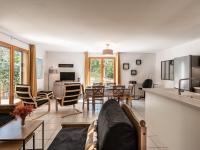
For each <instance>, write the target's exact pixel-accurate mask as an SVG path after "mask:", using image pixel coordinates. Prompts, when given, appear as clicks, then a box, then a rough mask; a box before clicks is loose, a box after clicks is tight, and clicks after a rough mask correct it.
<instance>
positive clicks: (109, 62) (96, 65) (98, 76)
mask: <svg viewBox="0 0 200 150" xmlns="http://www.w3.org/2000/svg"><path fill="white" fill-rule="evenodd" d="M89 60H90V61H89V62H90V70H89V79H90V85H93V84H94V83H103V84H106V83H114V82H115V58H107V57H92V58H90V59H89Z"/></svg>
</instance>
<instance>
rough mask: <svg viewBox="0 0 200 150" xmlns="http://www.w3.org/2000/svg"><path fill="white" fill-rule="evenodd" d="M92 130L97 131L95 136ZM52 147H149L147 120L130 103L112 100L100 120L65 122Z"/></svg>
mask: <svg viewBox="0 0 200 150" xmlns="http://www.w3.org/2000/svg"><path fill="white" fill-rule="evenodd" d="M95 122H96V125H95ZM92 128H93V129H94V130H92ZM91 131H93V133H96V134H93V135H92V136H91V133H92V132H91ZM94 135H96V140H94V139H95V138H94V137H95V136H94ZM91 137H92V138H93V143H92V144H91V140H90V138H91ZM94 141H95V142H94ZM48 150H146V126H145V121H143V120H140V119H138V118H136V116H135V114H134V112H133V111H132V109H131V108H130V107H129V106H128V105H126V104H123V105H122V106H120V105H119V104H118V102H117V101H116V100H108V101H107V102H106V103H104V104H103V106H102V108H101V111H100V113H99V116H98V119H97V121H94V122H93V123H91V124H89V123H87V122H82V123H75V122H74V123H73V122H72V123H67V124H62V129H61V130H60V132H59V133H58V134H57V136H56V137H55V139H54V140H53V142H52V143H51V144H50V146H49V147H48Z"/></svg>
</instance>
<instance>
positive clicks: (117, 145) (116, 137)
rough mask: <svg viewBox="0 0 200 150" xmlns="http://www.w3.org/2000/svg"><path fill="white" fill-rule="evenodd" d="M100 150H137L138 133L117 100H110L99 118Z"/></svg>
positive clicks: (105, 104) (103, 107)
mask: <svg viewBox="0 0 200 150" xmlns="http://www.w3.org/2000/svg"><path fill="white" fill-rule="evenodd" d="M97 133H98V145H97V146H98V149H99V150H137V149H138V142H137V137H138V136H137V131H136V128H135V126H133V125H132V124H131V122H130V121H129V119H128V117H127V116H126V115H125V113H124V111H123V110H122V109H121V107H120V105H119V104H118V103H117V101H116V100H108V101H107V102H106V103H104V105H103V106H102V109H101V111H100V113H99V117H98V126H97Z"/></svg>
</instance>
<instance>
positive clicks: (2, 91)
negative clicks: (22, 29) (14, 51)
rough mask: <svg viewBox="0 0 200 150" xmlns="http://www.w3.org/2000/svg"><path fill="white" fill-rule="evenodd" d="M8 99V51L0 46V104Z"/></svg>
mask: <svg viewBox="0 0 200 150" xmlns="http://www.w3.org/2000/svg"><path fill="white" fill-rule="evenodd" d="M9 97H10V49H9V48H7V47H3V46H0V103H1V104H4V103H7V102H8V101H9Z"/></svg>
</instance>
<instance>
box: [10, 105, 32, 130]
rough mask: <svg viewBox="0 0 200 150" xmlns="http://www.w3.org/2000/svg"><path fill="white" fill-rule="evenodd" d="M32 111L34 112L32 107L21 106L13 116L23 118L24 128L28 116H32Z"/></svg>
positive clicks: (15, 110)
mask: <svg viewBox="0 0 200 150" xmlns="http://www.w3.org/2000/svg"><path fill="white" fill-rule="evenodd" d="M32 111H33V106H32V105H24V104H19V105H17V106H16V107H15V109H14V111H13V112H12V113H11V115H12V116H14V117H15V118H16V117H17V116H19V117H20V118H21V125H22V126H24V125H25V119H26V116H27V115H30V114H31V112H32Z"/></svg>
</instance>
